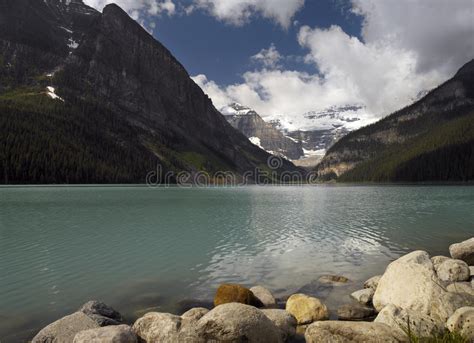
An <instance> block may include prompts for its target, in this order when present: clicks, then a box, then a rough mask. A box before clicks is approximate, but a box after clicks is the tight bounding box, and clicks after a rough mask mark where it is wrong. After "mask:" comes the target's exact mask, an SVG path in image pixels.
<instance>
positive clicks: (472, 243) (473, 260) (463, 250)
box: [449, 237, 474, 265]
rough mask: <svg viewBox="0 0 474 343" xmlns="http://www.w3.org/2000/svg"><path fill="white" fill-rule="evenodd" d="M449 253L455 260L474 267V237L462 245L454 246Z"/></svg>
mask: <svg viewBox="0 0 474 343" xmlns="http://www.w3.org/2000/svg"><path fill="white" fill-rule="evenodd" d="M449 253H450V254H451V257H452V258H454V259H458V260H463V261H464V262H466V263H467V264H468V265H474V237H473V238H470V239H468V240H466V241H464V242H461V243H456V244H452V245H451V246H450V247H449Z"/></svg>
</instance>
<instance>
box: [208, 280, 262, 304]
mask: <svg viewBox="0 0 474 343" xmlns="http://www.w3.org/2000/svg"><path fill="white" fill-rule="evenodd" d="M228 303H241V304H246V305H252V306H257V307H261V306H263V304H262V303H261V302H260V300H258V299H257V297H256V296H255V295H254V294H253V293H252V291H250V289H248V288H245V287H243V286H240V285H232V284H222V285H220V286H219V288H218V289H217V291H216V295H215V296H214V306H219V305H222V304H228Z"/></svg>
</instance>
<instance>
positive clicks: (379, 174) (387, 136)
mask: <svg viewBox="0 0 474 343" xmlns="http://www.w3.org/2000/svg"><path fill="white" fill-rule="evenodd" d="M473 121H474V60H471V61H470V62H468V63H466V64H465V65H464V66H463V67H461V68H460V69H459V71H458V72H457V73H456V74H455V75H454V76H453V77H452V78H451V79H450V80H448V81H446V82H444V83H443V84H441V85H440V86H438V87H437V88H435V89H433V90H432V91H430V92H429V93H428V94H427V95H426V96H424V97H423V98H421V99H420V100H418V101H416V102H415V103H413V104H411V105H409V106H407V107H405V108H403V109H401V110H399V111H396V112H394V113H393V114H391V115H389V116H387V117H385V118H383V119H382V120H380V121H378V122H376V123H374V124H372V125H369V126H366V127H363V128H361V129H359V130H356V131H353V132H351V133H349V134H348V135H347V136H345V137H343V138H342V139H341V140H340V141H339V142H337V143H336V144H335V145H334V146H333V147H332V148H331V149H329V150H328V152H327V154H326V155H325V157H324V159H323V160H322V161H321V162H320V164H319V165H318V166H317V168H316V172H317V173H318V176H319V178H320V179H322V180H328V179H337V180H340V181H349V182H352V181H375V182H379V181H404V182H419V181H466V180H469V179H472V178H473V177H474V175H473V170H474V157H473V155H472V150H473V145H474V133H473V132H472V130H471V129H472V126H471V125H470V124H472V122H473ZM466 127H467V128H468V130H467V131H466V130H465V128H466ZM455 132H457V133H458V134H457V136H458V137H457V138H456V133H455ZM436 135H438V137H436ZM450 145H453V146H451V147H449V146H450ZM433 147H436V149H435V150H432V148H433ZM430 149H431V150H430ZM446 149H447V150H446ZM436 150H439V160H436V156H437V155H436ZM443 151H444V152H443ZM445 151H451V152H452V153H455V154H456V156H457V157H453V161H454V160H455V159H456V161H457V162H456V163H454V162H453V161H450V158H451V157H450V156H448V155H447V154H446V153H445ZM427 154H429V156H430V157H429V158H428V157H427V156H428V155H427ZM428 161H429V162H428ZM453 169H457V170H456V171H454V170H453Z"/></svg>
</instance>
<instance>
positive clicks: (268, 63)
mask: <svg viewBox="0 0 474 343" xmlns="http://www.w3.org/2000/svg"><path fill="white" fill-rule="evenodd" d="M251 59H252V60H253V61H254V62H258V63H261V64H262V65H263V66H264V67H268V68H276V67H277V66H278V65H279V62H280V60H281V59H282V56H281V55H280V53H279V52H278V50H277V49H276V48H275V45H274V44H271V45H270V47H269V48H268V49H262V50H260V52H259V53H258V54H256V55H253V56H252V57H251Z"/></svg>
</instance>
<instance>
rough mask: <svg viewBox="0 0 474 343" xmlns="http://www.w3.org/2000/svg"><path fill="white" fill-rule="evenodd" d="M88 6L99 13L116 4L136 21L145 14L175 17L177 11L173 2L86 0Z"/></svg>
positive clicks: (171, 0) (156, 0) (157, 0)
mask: <svg viewBox="0 0 474 343" xmlns="http://www.w3.org/2000/svg"><path fill="white" fill-rule="evenodd" d="M84 3H85V4H86V5H89V6H91V7H94V8H96V9H97V10H99V11H102V9H103V8H104V7H105V6H106V5H108V4H112V3H115V4H117V5H119V6H120V7H122V8H123V9H124V10H125V11H127V12H128V13H129V14H130V15H132V17H134V19H137V18H138V17H141V16H142V15H143V14H148V15H158V14H162V13H163V14H164V13H166V14H169V15H173V14H174V13H175V11H176V5H175V3H174V2H173V0H84Z"/></svg>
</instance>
